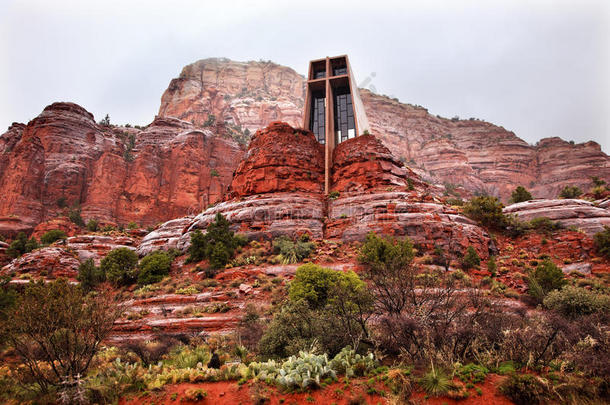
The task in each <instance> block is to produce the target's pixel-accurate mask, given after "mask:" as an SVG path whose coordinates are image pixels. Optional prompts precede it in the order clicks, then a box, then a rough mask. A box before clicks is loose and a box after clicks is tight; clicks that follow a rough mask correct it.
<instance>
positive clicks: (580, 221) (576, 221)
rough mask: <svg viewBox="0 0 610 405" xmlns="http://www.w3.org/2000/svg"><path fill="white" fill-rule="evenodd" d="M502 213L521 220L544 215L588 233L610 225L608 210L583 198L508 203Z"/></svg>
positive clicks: (593, 232) (590, 233) (609, 212)
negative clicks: (512, 215)
mask: <svg viewBox="0 0 610 405" xmlns="http://www.w3.org/2000/svg"><path fill="white" fill-rule="evenodd" d="M504 213H505V214H514V215H516V216H517V217H518V218H519V219H521V220H523V221H531V220H532V219H534V218H540V217H546V218H549V219H551V220H553V221H557V222H559V223H560V224H561V225H563V226H564V227H575V228H578V229H581V230H582V231H584V232H585V233H586V234H588V235H594V234H595V233H597V232H601V231H603V230H604V226H610V211H608V210H607V209H605V208H600V207H596V206H595V205H594V204H593V203H591V202H589V201H585V200H575V199H565V200H530V201H525V202H522V203H517V204H512V205H509V206H508V207H505V208H504Z"/></svg>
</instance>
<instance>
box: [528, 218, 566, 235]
mask: <svg viewBox="0 0 610 405" xmlns="http://www.w3.org/2000/svg"><path fill="white" fill-rule="evenodd" d="M529 227H530V228H531V229H534V230H536V231H538V232H544V233H551V232H553V231H556V230H558V229H561V228H562V227H563V226H562V225H561V224H560V223H559V222H556V221H551V220H550V219H549V218H547V217H538V218H534V219H532V220H531V221H530V222H529Z"/></svg>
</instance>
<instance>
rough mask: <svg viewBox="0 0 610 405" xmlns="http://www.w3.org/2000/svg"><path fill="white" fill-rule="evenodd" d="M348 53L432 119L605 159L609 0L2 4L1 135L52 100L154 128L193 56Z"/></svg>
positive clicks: (302, 63) (365, 73) (361, 76)
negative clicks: (595, 151)
mask: <svg viewBox="0 0 610 405" xmlns="http://www.w3.org/2000/svg"><path fill="white" fill-rule="evenodd" d="M295 4H297V5H295ZM343 53H347V54H348V55H349V56H350V61H351V63H352V69H353V71H354V74H355V75H356V78H357V81H358V82H359V83H362V82H363V81H365V80H366V79H367V77H368V78H369V79H370V80H369V81H368V84H367V86H366V87H369V88H370V87H371V86H373V87H374V89H375V90H376V91H377V92H378V93H381V94H387V95H392V96H394V97H398V98H399V99H400V101H402V102H408V103H412V104H420V105H422V106H424V107H426V108H428V109H429V111H430V112H431V113H433V114H440V115H442V116H445V117H453V116H455V115H458V116H460V117H462V118H469V117H476V118H481V119H484V120H486V121H490V122H493V123H495V124H498V125H502V126H504V127H505V128H507V129H509V130H512V131H514V132H515V133H516V134H517V135H518V136H520V137H522V138H524V139H525V140H527V141H528V142H530V143H535V142H536V141H537V140H539V139H541V138H545V137H550V136H560V137H562V138H564V139H566V140H574V141H576V142H584V141H588V140H595V141H597V142H599V143H600V144H602V148H603V150H604V151H605V152H606V153H610V1H608V0H574V1H561V0H554V1H550V0H549V1H542V0H527V1H518V0H507V1H493V0H483V1H465V0H448V1H429V0H428V1H406V0H402V1H396V2H391V1H382V0H374V1H363V2H359V1H356V0H352V1H346V2H344V3H343V2H341V1H323V2H318V1H313V0H306V1H302V2H298V3H297V2H294V1H289V0H283V1H277V2H271V1H269V2H267V1H264V0H256V1H231V0H222V1H211V2H206V1H201V0H198V1H180V0H172V1H168V0H164V1H152V0H146V1H128V0H122V1H109V0H106V1H99V2H97V1H76V0H75V1H60V0H54V1H48V0H38V1H27V0H25V1H24V0H20V1H7V0H0V55H1V59H0V133H1V132H3V131H4V129H5V128H6V127H8V126H9V125H10V124H11V123H12V122H14V121H18V122H27V121H29V120H30V119H32V118H34V117H35V116H36V115H38V114H39V113H40V112H41V111H42V109H43V108H44V107H45V106H46V105H48V104H50V103H52V102H54V101H73V102H76V103H78V104H80V105H82V106H83V107H85V108H86V109H87V110H89V111H91V112H92V113H93V114H94V115H95V117H96V119H98V120H99V119H100V118H101V117H103V115H104V114H106V113H108V114H110V117H111V121H112V122H113V123H120V124H124V123H131V124H147V123H149V122H150V121H151V120H152V119H153V117H154V115H155V114H156V113H157V111H158V109H159V103H160V98H161V94H162V93H163V91H164V90H165V89H166V88H167V86H168V84H169V81H170V80H171V79H172V78H173V77H176V76H177V75H178V74H179V73H180V70H181V69H182V67H183V66H184V65H186V64H189V63H192V62H194V61H196V60H198V59H203V58H207V57H213V56H218V57H228V58H230V59H233V60H239V61H246V60H259V59H264V60H269V59H270V60H272V61H274V62H277V63H280V64H283V65H287V66H290V67H292V68H294V69H295V70H296V71H297V72H299V73H302V74H304V73H305V70H306V68H307V62H308V61H309V60H310V59H315V58H318V57H324V56H327V55H328V56H333V55H338V54H343Z"/></svg>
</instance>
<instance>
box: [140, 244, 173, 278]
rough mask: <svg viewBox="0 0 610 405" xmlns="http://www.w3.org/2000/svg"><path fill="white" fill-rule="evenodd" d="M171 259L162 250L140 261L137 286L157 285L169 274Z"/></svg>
mask: <svg viewBox="0 0 610 405" xmlns="http://www.w3.org/2000/svg"><path fill="white" fill-rule="evenodd" d="M172 259H173V258H172V257H171V256H170V255H169V254H168V253H167V252H164V251H162V250H157V251H155V252H152V253H150V254H149V255H147V256H145V257H144V258H142V260H140V264H139V266H138V267H139V272H138V284H139V285H145V284H154V283H158V282H159V281H161V280H162V279H163V277H165V276H167V275H168V274H169V270H170V267H171V264H172Z"/></svg>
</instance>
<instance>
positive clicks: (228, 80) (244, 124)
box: [159, 58, 305, 136]
mask: <svg viewBox="0 0 610 405" xmlns="http://www.w3.org/2000/svg"><path fill="white" fill-rule="evenodd" d="M303 80H304V78H303V77H302V76H300V75H299V74H297V73H296V72H295V71H294V70H292V69H290V68H288V67H285V66H280V65H277V64H275V63H272V62H234V61H231V60H229V59H224V58H210V59H203V60H200V61H197V62H195V63H192V64H190V65H187V66H185V67H184V68H183V69H182V72H181V73H180V76H179V77H177V78H175V79H172V81H171V82H170V84H169V87H168V88H167V90H166V91H165V92H164V93H163V96H162V97H161V107H160V108H159V115H160V116H165V117H177V118H180V119H182V120H185V121H189V122H193V123H194V124H197V125H204V124H206V125H209V126H214V127H215V126H218V127H219V128H220V129H222V130H224V131H226V132H228V133H231V134H233V135H235V136H239V135H244V133H245V135H246V136H247V134H248V133H254V131H256V130H258V129H259V128H263V127H265V126H267V125H268V124H269V123H271V122H272V121H284V122H287V123H289V124H291V125H292V126H298V125H301V123H302V121H303V115H302V114H303V99H304V94H305V93H304V82H303ZM210 117H213V118H210ZM246 130H247V131H246Z"/></svg>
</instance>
